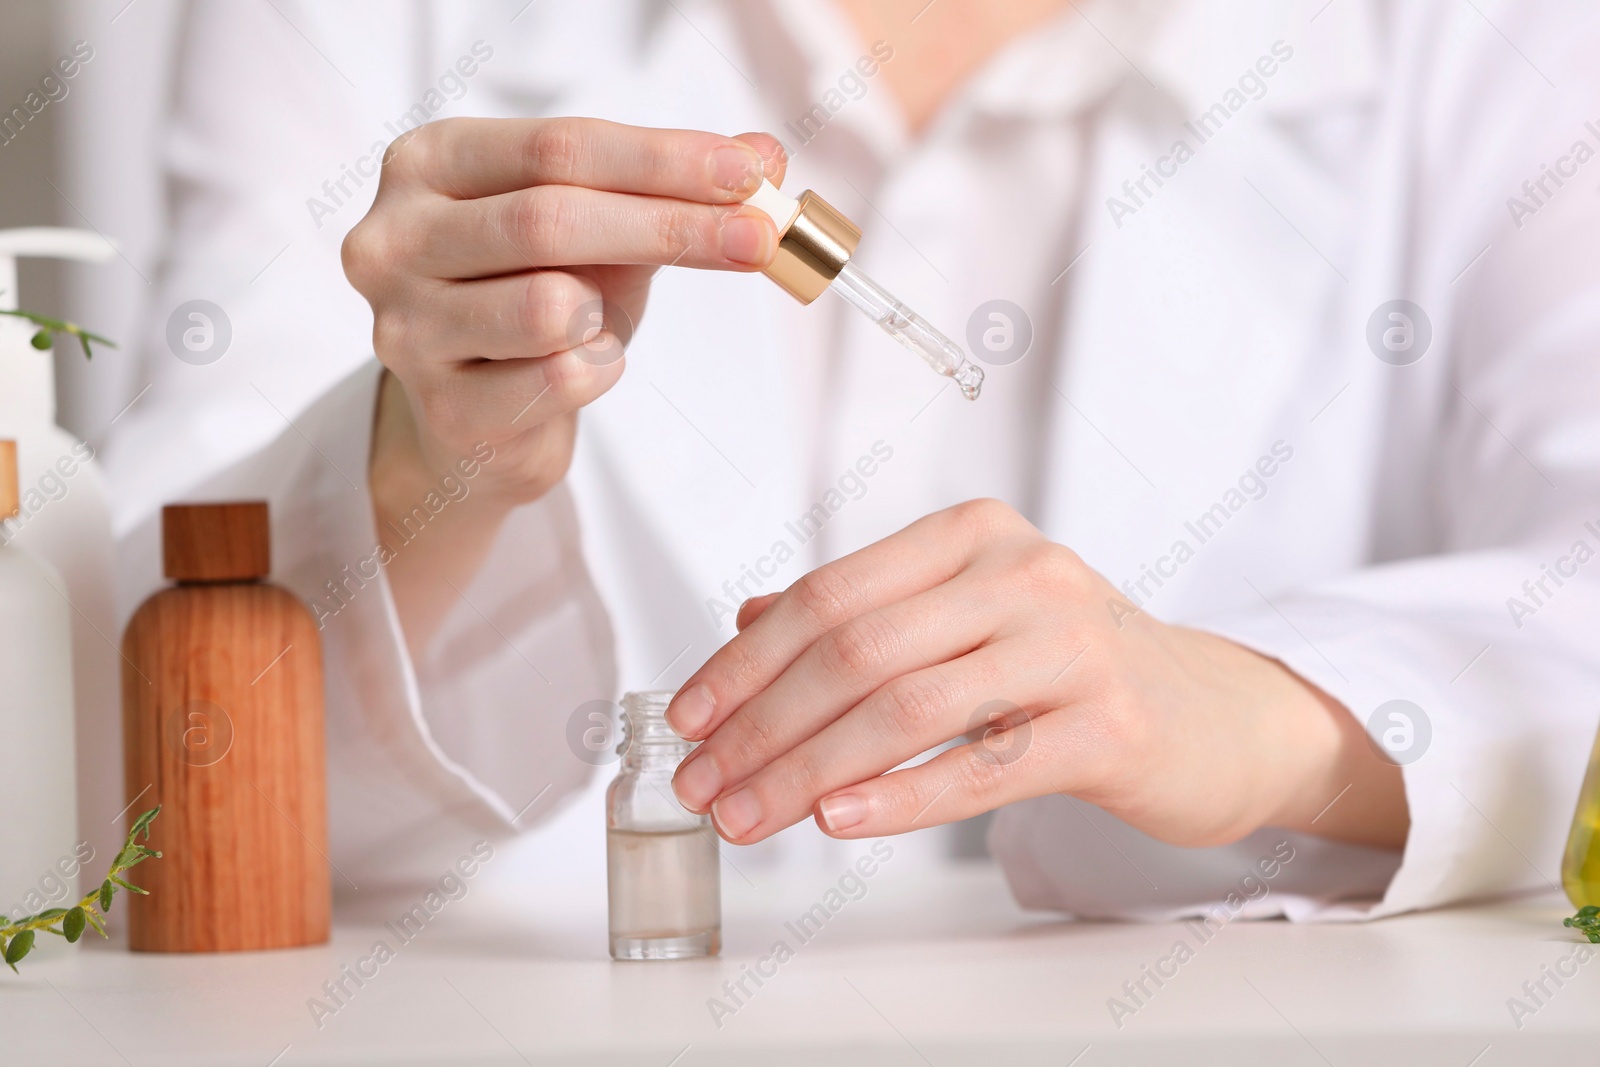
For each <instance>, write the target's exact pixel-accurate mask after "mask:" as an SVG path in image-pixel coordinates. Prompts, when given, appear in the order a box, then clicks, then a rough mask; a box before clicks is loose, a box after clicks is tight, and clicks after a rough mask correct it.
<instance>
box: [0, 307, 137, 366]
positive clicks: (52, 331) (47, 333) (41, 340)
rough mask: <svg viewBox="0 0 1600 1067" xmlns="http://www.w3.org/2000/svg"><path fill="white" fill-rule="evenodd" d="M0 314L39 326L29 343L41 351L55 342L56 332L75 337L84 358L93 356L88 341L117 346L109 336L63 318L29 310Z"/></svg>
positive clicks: (112, 346)
mask: <svg viewBox="0 0 1600 1067" xmlns="http://www.w3.org/2000/svg"><path fill="white" fill-rule="evenodd" d="M0 315H14V316H16V317H17V318H19V319H27V320H28V321H29V322H31V323H33V324H34V325H35V326H37V327H39V332H38V333H35V334H34V335H33V340H32V341H31V342H29V343H30V344H32V345H33V347H34V348H37V349H38V350H39V351H41V352H43V351H44V350H45V349H47V348H49V347H50V346H51V345H53V344H55V343H56V334H58V333H64V334H69V335H71V336H73V337H76V338H77V339H78V343H79V344H80V345H82V346H83V358H85V359H93V358H94V350H93V349H92V348H90V347H89V342H90V341H95V342H98V343H99V344H103V345H105V346H107V347H109V348H116V347H117V343H116V342H115V341H113V340H111V338H109V337H101V336H100V335H99V334H97V333H90V332H89V331H88V330H86V329H84V328H83V327H82V326H79V325H78V324H77V323H75V322H67V321H65V320H64V319H51V318H46V317H45V316H43V315H35V314H34V313H33V312H31V311H0Z"/></svg>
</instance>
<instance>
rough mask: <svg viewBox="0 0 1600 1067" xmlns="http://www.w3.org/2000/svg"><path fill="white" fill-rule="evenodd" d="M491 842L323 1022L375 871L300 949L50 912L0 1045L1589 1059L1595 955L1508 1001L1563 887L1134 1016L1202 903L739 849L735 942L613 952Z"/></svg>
mask: <svg viewBox="0 0 1600 1067" xmlns="http://www.w3.org/2000/svg"><path fill="white" fill-rule="evenodd" d="M864 848H865V846H863V849H864ZM494 866H495V867H496V868H497V869H496V870H495V871H494V872H493V874H494V875H495V877H494V878H493V879H491V878H490V877H489V876H488V875H487V874H486V875H485V876H483V877H481V878H479V879H478V880H477V881H476V882H474V883H471V884H469V887H468V892H467V895H466V896H465V897H463V898H462V899H460V900H459V901H457V902H454V903H451V904H449V905H448V906H446V907H445V908H444V909H443V910H441V911H440V912H439V914H438V915H437V917H435V918H434V919H433V920H432V921H431V922H430V923H429V924H428V925H427V927H426V928H424V929H423V930H422V932H421V933H419V934H418V935H417V936H416V937H415V939H414V940H412V941H410V942H409V943H407V944H404V945H403V946H401V947H399V950H398V951H397V952H396V954H395V957H394V958H393V959H392V960H391V961H389V962H388V963H385V964H383V965H381V966H378V967H377V968H376V970H377V973H376V975H375V976H374V977H373V978H371V979H370V980H368V981H367V982H366V984H365V985H364V986H362V987H360V988H359V989H356V990H355V993H354V995H352V996H351V997H349V998H348V1000H347V1001H346V1003H344V1004H343V1005H342V1006H340V1007H339V1010H338V1011H337V1012H335V1013H333V1014H332V1015H328V1016H326V1017H324V1018H323V1019H322V1020H321V1022H322V1025H321V1026H320V1028H319V1027H318V1025H317V1024H316V1022H314V1021H313V1014H312V1011H311V1008H310V1007H309V1005H308V1001H309V999H310V998H312V997H315V996H319V995H321V988H320V987H321V986H322V983H324V982H325V981H327V980H329V979H332V978H336V977H337V976H338V974H339V971H340V968H341V966H343V965H355V964H356V963H357V961H359V960H360V959H361V958H362V957H364V956H366V955H368V954H369V953H370V952H371V950H372V948H373V945H374V942H375V941H376V940H378V939H379V938H382V939H384V940H386V941H388V942H389V943H390V944H391V945H395V944H398V940H397V938H396V937H395V936H394V934H393V933H392V932H391V931H389V930H388V929H386V928H385V927H384V926H383V922H382V920H383V918H384V917H392V916H396V915H398V914H400V913H401V912H402V911H404V910H405V909H406V907H407V906H409V904H410V903H411V902H410V901H405V900H400V899H395V900H379V899H376V898H374V897H372V896H371V895H369V894H363V896H364V897H365V898H366V899H365V900H363V901H362V903H361V905H360V910H359V911H352V910H351V909H350V908H346V909H345V911H344V913H343V918H342V920H341V921H340V922H339V923H338V924H337V928H336V932H335V935H334V938H333V941H332V943H331V944H329V945H324V946H318V947H315V948H308V949H295V950H287V951H278V952H266V953H250V954H238V955H223V956H199V957H197V956H187V957H185V956H158V955H135V954H130V953H128V952H125V951H122V950H121V949H120V948H118V947H117V946H115V945H111V946H103V945H83V946H78V947H76V948H73V947H69V946H65V945H62V944H59V943H57V942H56V939H53V938H52V939H50V941H51V942H52V944H51V946H50V947H51V948H52V949H53V951H51V952H48V953H45V954H43V955H42V958H30V959H28V960H26V961H25V962H24V966H23V968H22V974H21V975H20V976H16V975H11V974H9V973H4V972H0V974H4V977H3V978H0V1064H7V1065H10V1064H28V1065H33V1064H41V1065H50V1067H68V1065H73V1064H95V1065H102V1064H120V1063H128V1064H136V1065H139V1067H143V1065H146V1064H149V1065H162V1067H184V1065H189V1064H228V1065H233V1064H238V1065H249V1067H267V1065H269V1064H274V1065H276V1067H309V1065H335V1064H340V1065H347V1064H379V1063H393V1064H450V1065H473V1064H518V1063H526V1064H539V1065H543V1064H553V1063H571V1064H617V1065H621V1064H637V1065H642V1067H668V1065H672V1067H701V1065H708V1064H730V1065H731V1064H740V1065H749V1064H754V1065H760V1067H777V1065H787V1064H813V1063H824V1064H828V1065H830V1067H844V1065H849V1064H868V1063H870V1064H889V1065H894V1064H906V1065H934V1067H945V1065H956V1064H984V1065H989V1064H1019V1065H1030V1064H1040V1065H1043V1064H1051V1065H1055V1067H1065V1065H1069V1064H1070V1065H1073V1067H1099V1065H1102V1064H1158V1063H1161V1064H1165V1063H1182V1064H1191V1063H1200V1064H1211V1063H1217V1064H1223V1063H1226V1064H1229V1065H1242V1064H1256V1063H1260V1064H1274V1065H1280V1064H1282V1065H1294V1064H1310V1065H1318V1064H1324V1065H1325V1064H1333V1065H1340V1067H1342V1065H1345V1064H1352V1065H1354V1064H1362V1065H1365V1064H1387V1063H1395V1064H1407V1065H1432V1064H1440V1065H1449V1067H1468V1065H1471V1067H1497V1065H1502V1064H1513V1063H1539V1064H1565V1063H1590V1064H1592V1063H1596V1062H1600V1010H1597V1005H1600V963H1596V962H1593V961H1590V962H1587V963H1585V964H1583V965H1581V966H1579V967H1578V968H1577V974H1576V977H1574V978H1571V979H1570V980H1567V981H1566V983H1565V985H1564V986H1563V987H1562V988H1559V989H1557V988H1556V987H1555V986H1554V984H1553V983H1551V982H1550V981H1549V980H1548V979H1546V986H1547V988H1549V989H1550V990H1551V991H1552V992H1553V995H1552V996H1550V997H1549V998H1547V999H1546V1002H1545V1004H1544V1005H1543V1006H1542V1007H1539V1008H1538V1010H1537V1011H1536V1012H1535V1013H1534V1014H1532V1015H1531V1016H1527V1017H1525V1018H1523V1019H1522V1020H1521V1026H1520V1028H1519V1027H1518V1025H1517V1021H1516V1020H1514V1019H1513V1017H1512V1014H1511V1011H1510V1010H1509V1008H1508V1006H1507V1001H1508V999H1509V998H1511V997H1514V996H1524V997H1525V995H1526V994H1525V993H1524V992H1523V989H1522V984H1523V983H1524V982H1525V981H1537V980H1539V979H1540V978H1541V976H1542V975H1543V974H1544V973H1545V972H1544V968H1546V967H1547V966H1548V967H1554V966H1555V965H1556V964H1557V962H1558V961H1560V960H1562V959H1563V958H1564V957H1567V956H1569V955H1570V954H1571V953H1572V951H1573V950H1574V949H1575V948H1576V947H1577V945H1578V942H1577V941H1576V939H1575V937H1574V936H1573V932H1572V931H1569V930H1564V929H1563V928H1562V927H1561V925H1560V919H1561V917H1562V916H1563V915H1564V914H1565V913H1566V912H1567V907H1566V902H1565V901H1564V900H1561V899H1559V898H1558V897H1556V896H1554V895H1550V896H1547V897H1543V898H1539V899H1533V900H1522V901H1516V902H1510V903H1501V904H1496V905H1492V906H1487V907H1479V908H1461V909H1454V910H1447V911H1439V912H1432V913H1428V914H1421V915H1414V916H1405V917H1401V918H1396V919H1389V920H1384V921H1381V922H1376V923H1371V924H1364V925H1322V926H1299V925H1292V924H1289V923H1286V922H1278V921H1274V922H1257V923H1249V922H1242V921H1241V922H1235V923H1232V924H1230V925H1228V926H1226V927H1223V928H1221V929H1220V930H1219V931H1217V932H1216V933H1215V935H1214V936H1213V937H1212V938H1211V939H1210V940H1209V941H1207V942H1205V943H1204V944H1201V945H1200V946H1199V947H1198V948H1197V949H1195V951H1194V954H1193V958H1192V959H1189V960H1187V961H1186V962H1185V963H1183V964H1182V965H1181V967H1179V968H1178V970H1177V973H1176V975H1175V976H1174V977H1172V978H1170V979H1167V980H1166V981H1165V984H1164V985H1163V986H1161V987H1160V988H1159V989H1155V987H1154V986H1153V984H1151V983H1150V982H1149V980H1148V979H1147V980H1146V985H1147V986H1148V987H1149V988H1151V989H1155V992H1154V994H1153V995H1152V996H1151V997H1149V998H1148V1000H1147V1001H1146V1002H1145V1003H1144V1005H1143V1006H1142V1007H1140V1009H1139V1010H1138V1011H1137V1012H1136V1013H1134V1014H1133V1015H1131V1016H1128V1017H1125V1018H1122V1019H1121V1020H1120V1022H1121V1026H1120V1027H1119V1026H1118V1025H1117V1022H1116V1021H1114V1020H1113V1018H1112V1015H1111V1012H1110V1010H1109V1009H1108V1001H1109V999H1110V998H1111V997H1113V996H1117V997H1123V996H1124V994H1123V990H1122V985H1123V982H1124V981H1127V980H1135V979H1138V978H1139V976H1140V972H1141V967H1142V966H1143V965H1146V964H1152V965H1153V964H1154V963H1155V962H1156V961H1157V960H1158V958H1160V957H1162V956H1165V955H1166V954H1168V953H1169V952H1170V951H1171V949H1172V946H1173V945H1174V943H1175V942H1176V941H1177V940H1178V939H1180V938H1181V939H1184V940H1186V941H1188V942H1189V943H1190V944H1191V945H1194V944H1196V942H1197V940H1198V939H1197V937H1196V936H1195V934H1194V933H1193V931H1192V929H1186V928H1184V927H1181V926H1178V925H1175V924H1174V925H1137V924H1110V923H1072V922H1062V921H1058V920H1055V919H1052V918H1050V917H1049V916H1039V915H1032V914H1025V913H1023V912H1021V911H1020V910H1018V909H1017V907H1016V906H1015V904H1014V903H1013V902H1012V900H1011V897H1010V895H1009V893H1008V892H1007V890H1006V887H1005V883H1004V880H1003V879H1002V878H1001V876H1000V874H999V872H998V871H997V870H996V869H995V868H993V867H991V866H989V865H987V864H971V865H967V866H963V867H957V868H952V869H950V870H948V871H947V872H943V873H938V872H929V871H927V870H925V869H912V868H911V867H910V866H909V865H907V866H906V867H905V868H904V869H901V870H899V871H897V870H896V869H895V867H894V865H893V864H890V865H887V866H885V867H884V868H883V869H882V870H880V871H879V872H878V873H877V875H876V876H875V877H874V878H873V879H872V880H871V881H870V882H869V883H868V884H867V892H866V894H865V895H864V896H862V897H861V898H860V899H858V900H854V901H851V902H849V903H848V904H846V905H845V906H844V907H842V908H841V909H840V910H839V911H838V913H837V914H836V915H834V916H833V917H832V918H831V919H830V920H829V921H828V923H827V925H826V926H825V927H824V928H823V929H822V930H821V932H820V933H818V934H817V935H816V936H815V937H813V938H812V939H811V940H810V941H808V942H806V943H804V944H801V943H799V941H798V939H797V938H795V936H794V935H793V933H792V932H789V931H788V930H787V929H786V927H785V925H784V924H785V922H786V921H790V920H793V919H794V918H795V917H796V916H798V915H799V914H800V913H801V912H802V911H804V910H806V909H807V908H808V907H810V906H811V905H812V904H814V903H816V902H818V901H819V900H821V899H822V895H823V893H824V891H825V890H826V889H827V888H828V886H829V884H831V880H820V879H819V880H813V881H807V880H805V879H799V878H789V879H786V880H784V881H782V882H778V883H774V882H773V881H772V880H762V879H755V880H753V881H754V884H752V882H751V881H746V880H745V879H744V878H743V877H742V876H735V875H734V874H732V873H730V872H726V871H725V872H724V881H723V884H724V894H725V905H724V936H725V948H724V950H723V954H722V956H721V958H720V959H713V960H697V961H691V962H672V963H613V962H612V961H611V960H609V959H608V958H607V956H606V939H605V901H604V899H603V895H600V894H593V893H591V894H590V895H589V897H588V898H587V899H581V900H576V901H574V900H570V899H569V900H568V901H567V902H566V903H565V904H562V905H560V906H559V907H558V906H555V905H554V904H552V903H551V902H550V901H547V900H542V899H541V896H540V893H539V891H538V888H537V887H538V885H539V881H538V877H537V872H534V871H528V870H518V869H517V868H516V866H515V864H513V863H499V862H497V863H496V864H495V865H494ZM485 870H486V871H488V870H489V868H486V869H485ZM803 881H805V882H807V884H801V882H803ZM119 910H120V909H114V910H113V914H112V918H113V921H115V920H116V919H117V918H118V915H119ZM780 938H781V939H784V940H785V941H787V942H789V944H790V945H791V946H792V947H795V948H796V951H795V954H794V957H793V958H792V959H790V960H788V961H786V962H784V963H782V964H781V965H779V966H777V968H776V974H774V975H773V976H772V977H771V978H768V979H766V980H765V982H764V984H763V985H762V986H761V987H760V988H759V989H757V988H756V987H755V986H754V985H753V984H751V983H749V981H748V980H747V986H748V987H749V988H750V989H752V990H754V992H753V994H752V996H751V997H750V998H749V999H748V1001H747V1002H746V1003H745V1004H744V1005H743V1006H742V1007H741V1008H740V1009H739V1010H738V1011H737V1012H736V1013H734V1014H733V1015H732V1016H731V1017H728V1018H725V1019H723V1020H722V1023H723V1025H721V1026H720V1027H719V1026H718V1025H717V1024H716V1022H715V1021H714V1020H713V1018H712V1014H711V1011H710V1009H709V1008H708V1005H707V1000H708V998H710V997H714V996H721V995H722V990H721V986H722V984H723V982H724V981H725V980H728V979H730V978H737V977H738V976H739V974H740V973H741V971H742V969H743V968H744V967H745V966H746V965H748V964H750V963H752V962H754V961H755V960H756V959H757V958H758V957H760V956H762V955H763V954H765V953H767V952H768V951H769V950H770V949H771V947H772V945H773V942H774V941H776V940H778V939H780ZM1596 956H1597V958H1600V953H1597V954H1596ZM369 969H370V968H369ZM768 969H769V970H770V969H771V968H770V967H769V968H768ZM1568 969H1569V970H1570V969H1571V967H1570V965H1568ZM352 988H353V986H352Z"/></svg>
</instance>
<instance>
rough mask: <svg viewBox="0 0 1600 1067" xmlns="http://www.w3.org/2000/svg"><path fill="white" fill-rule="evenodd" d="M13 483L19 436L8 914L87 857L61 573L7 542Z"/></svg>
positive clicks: (5, 685)
mask: <svg viewBox="0 0 1600 1067" xmlns="http://www.w3.org/2000/svg"><path fill="white" fill-rule="evenodd" d="M17 488H18V486H17V445H16V442H15V441H9V440H7V441H0V745H3V746H4V749H5V753H6V757H5V766H4V769H3V770H0V894H4V896H3V897H0V909H3V910H4V912H5V915H6V917H8V918H16V917H20V916H22V915H32V914H34V913H36V912H40V911H43V910H44V909H45V908H48V907H50V906H52V905H54V904H57V903H59V902H60V901H61V900H63V899H66V897H67V896H68V891H69V890H71V889H72V888H73V886H74V881H73V875H75V874H76V873H77V869H78V866H79V864H80V863H81V862H82V860H83V859H84V858H85V857H84V855H83V853H82V851H81V850H80V849H78V847H77V844H76V843H77V841H78V837H77V814H76V812H77V793H76V790H75V789H74V780H75V776H74V773H73V735H72V608H71V606H70V605H69V604H68V602H67V595H66V585H65V583H64V582H63V581H62V578H61V576H60V575H59V574H57V573H56V572H55V571H54V570H52V569H51V567H50V565H49V564H48V563H45V562H44V561H43V560H41V559H38V558H36V557H34V556H32V555H30V554H29V553H28V552H27V551H26V550H25V549H23V548H22V547H21V546H20V545H16V544H13V543H12V538H13V530H14V527H15V523H16V519H17V516H18V500H19V495H18V492H17ZM74 896H75V894H74ZM40 940H41V941H44V940H46V939H45V938H41V939H40Z"/></svg>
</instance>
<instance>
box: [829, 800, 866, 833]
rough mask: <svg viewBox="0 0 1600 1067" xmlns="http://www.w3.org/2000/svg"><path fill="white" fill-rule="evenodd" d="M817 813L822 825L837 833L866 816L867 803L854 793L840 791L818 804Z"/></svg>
mask: <svg viewBox="0 0 1600 1067" xmlns="http://www.w3.org/2000/svg"><path fill="white" fill-rule="evenodd" d="M817 813H818V814H819V815H821V816H822V825H824V826H826V827H827V828H828V831H829V832H830V833H835V834H837V833H840V832H842V831H844V830H848V829H850V828H851V827H853V826H856V825H857V824H858V823H860V822H861V820H862V819H864V818H866V817H867V805H866V803H865V802H864V801H863V800H862V799H861V798H860V797H858V796H856V795H855V794H854V793H840V794H839V795H838V796H832V797H828V798H827V799H826V800H824V801H822V802H821V803H820V804H818V805H817Z"/></svg>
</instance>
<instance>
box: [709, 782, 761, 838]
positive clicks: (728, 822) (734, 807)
mask: <svg viewBox="0 0 1600 1067" xmlns="http://www.w3.org/2000/svg"><path fill="white" fill-rule="evenodd" d="M711 817H712V818H713V819H715V820H716V821H717V829H719V830H721V831H722V836H723V837H729V838H733V837H743V836H744V835H745V834H747V833H749V832H750V831H751V829H753V828H754V827H755V825H756V823H758V822H760V821H761V801H760V800H758V799H757V798H756V794H755V791H754V790H752V789H741V790H739V791H738V792H737V793H735V794H733V796H731V797H723V798H722V799H721V800H719V801H717V802H716V803H715V804H713V805H712V806H711Z"/></svg>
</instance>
